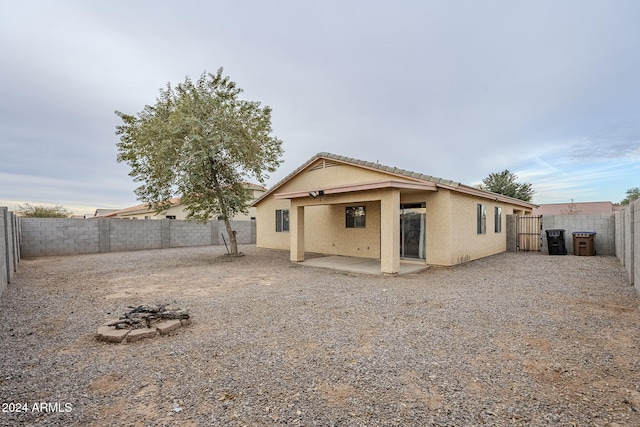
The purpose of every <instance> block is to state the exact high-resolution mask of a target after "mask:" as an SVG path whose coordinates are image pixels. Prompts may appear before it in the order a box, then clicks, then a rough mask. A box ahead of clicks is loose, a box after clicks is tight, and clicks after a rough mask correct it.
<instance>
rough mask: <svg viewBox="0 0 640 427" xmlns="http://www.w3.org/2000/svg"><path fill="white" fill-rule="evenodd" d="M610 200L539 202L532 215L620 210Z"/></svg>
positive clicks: (583, 213)
mask: <svg viewBox="0 0 640 427" xmlns="http://www.w3.org/2000/svg"><path fill="white" fill-rule="evenodd" d="M622 208H623V206H614V205H613V203H611V202H578V203H574V202H573V201H572V202H570V203H548V204H541V205H539V206H537V207H536V208H534V209H533V215H589V214H610V213H614V212H618V211H619V210H622Z"/></svg>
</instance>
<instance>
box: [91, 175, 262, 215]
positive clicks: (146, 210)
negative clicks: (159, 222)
mask: <svg viewBox="0 0 640 427" xmlns="http://www.w3.org/2000/svg"><path fill="white" fill-rule="evenodd" d="M245 188H246V189H247V190H248V191H251V192H252V197H253V200H255V199H257V198H259V197H260V196H262V195H263V194H264V193H265V191H266V188H264V187H263V186H261V185H258V184H251V183H247V184H246V186H245ZM169 203H170V204H171V207H170V208H169V209H167V210H166V211H163V212H161V213H156V211H155V210H153V209H152V208H151V207H149V204H147V203H142V204H139V205H136V206H131V207H128V208H125V209H120V210H117V211H112V212H108V213H105V214H104V215H101V217H102V218H122V219H165V218H168V219H186V218H187V212H186V211H185V209H184V206H182V204H181V203H180V198H172V199H169ZM255 217H256V209H255V208H253V207H250V208H249V213H248V214H238V215H236V216H235V217H233V218H232V220H234V221H249V220H252V219H255Z"/></svg>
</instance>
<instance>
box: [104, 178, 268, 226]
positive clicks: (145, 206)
mask: <svg viewBox="0 0 640 427" xmlns="http://www.w3.org/2000/svg"><path fill="white" fill-rule="evenodd" d="M244 186H245V188H246V189H248V190H258V191H267V189H266V187H265V186H263V185H260V184H254V183H251V182H245V183H244ZM181 200H182V198H181V197H173V198H171V199H169V203H170V204H171V206H170V207H174V206H178V205H180V202H181ZM99 210H100V209H99ZM150 211H151V206H150V204H149V203H141V204H139V205H135V206H130V207H128V208H124V209H120V210H110V211H109V212H106V213H105V214H103V215H100V216H101V217H104V218H111V217H115V216H118V215H122V214H133V213H136V212H140V213H143V212H150ZM96 212H97V211H96Z"/></svg>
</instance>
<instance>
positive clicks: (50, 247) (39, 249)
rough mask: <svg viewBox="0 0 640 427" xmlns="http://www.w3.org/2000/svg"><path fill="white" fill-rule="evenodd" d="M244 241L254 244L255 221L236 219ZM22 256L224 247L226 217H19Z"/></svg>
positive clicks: (240, 241)
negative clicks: (197, 219)
mask: <svg viewBox="0 0 640 427" xmlns="http://www.w3.org/2000/svg"><path fill="white" fill-rule="evenodd" d="M231 226H232V228H233V229H234V231H236V238H237V240H238V243H240V244H251V243H255V241H256V239H255V236H256V231H255V230H256V225H255V221H232V222H231ZM20 228H21V245H20V246H21V252H22V256H23V257H37V256H52V255H79V254H90V253H106V252H122V251H137V250H144V249H166V248H178V247H188V246H208V245H222V244H223V243H224V242H223V239H222V235H224V238H225V239H226V241H227V243H228V242H229V238H228V235H227V232H226V228H225V226H224V223H223V222H222V221H209V222H207V223H199V222H193V221H181V220H172V219H161V220H139V219H138V220H127V219H111V218H98V219H72V218H21V219H20Z"/></svg>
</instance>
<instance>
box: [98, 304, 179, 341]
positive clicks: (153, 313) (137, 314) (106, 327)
mask: <svg viewBox="0 0 640 427" xmlns="http://www.w3.org/2000/svg"><path fill="white" fill-rule="evenodd" d="M128 308H130V309H132V310H130V311H128V312H126V313H124V315H123V316H121V317H120V318H118V319H111V320H109V321H107V322H105V323H104V324H102V326H100V327H99V328H98V333H97V335H96V338H97V339H98V340H100V341H106V342H113V343H121V342H123V341H124V340H125V339H126V341H127V342H134V341H138V340H141V339H143V338H153V337H155V336H156V335H158V334H160V335H167V334H168V333H170V332H173V331H175V330H176V329H179V328H180V327H182V326H187V325H190V324H191V318H190V317H189V312H188V311H187V310H184V309H180V308H177V307H172V306H170V305H169V304H160V305H155V304H145V305H139V306H137V307H131V306H129V307H128Z"/></svg>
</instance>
